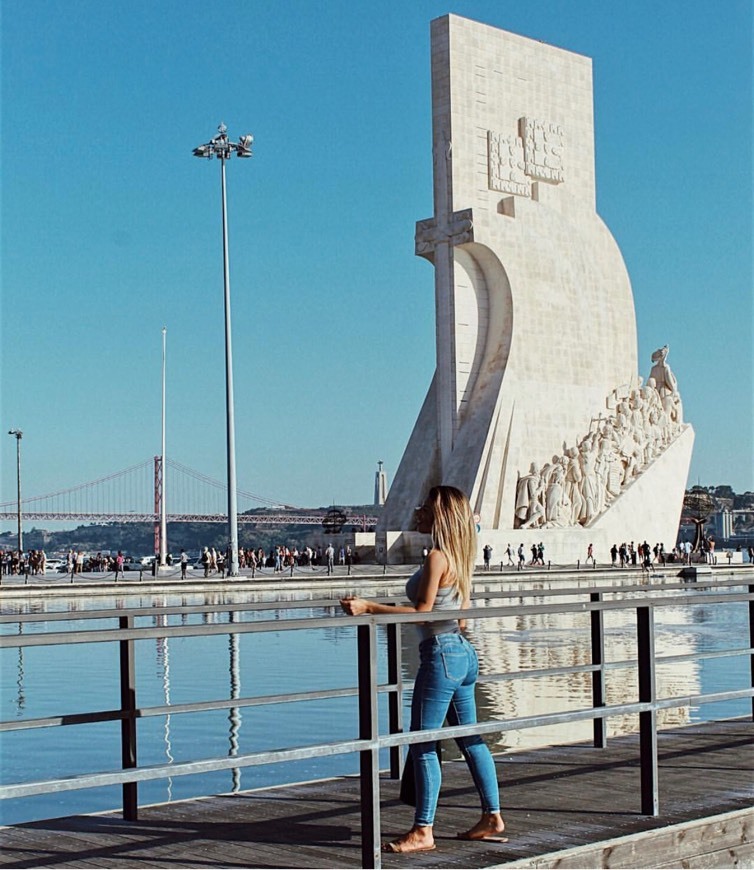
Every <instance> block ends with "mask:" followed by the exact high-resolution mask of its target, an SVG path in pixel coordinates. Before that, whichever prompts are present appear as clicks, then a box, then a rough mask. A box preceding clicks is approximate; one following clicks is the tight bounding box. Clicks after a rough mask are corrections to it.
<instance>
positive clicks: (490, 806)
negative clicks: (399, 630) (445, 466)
mask: <svg viewBox="0 0 754 870" xmlns="http://www.w3.org/2000/svg"><path fill="white" fill-rule="evenodd" d="M416 522H417V530H418V531H419V532H422V533H423V534H431V535H432V549H431V550H430V551H429V554H428V555H427V558H426V560H425V563H424V565H422V567H420V568H419V569H418V570H417V571H416V572H415V573H414V574H413V575H412V577H411V578H410V579H409V581H408V583H407V584H406V595H407V597H408V599H409V601H410V602H411V604H410V605H398V606H392V605H390V604H381V603H380V602H378V601H371V600H368V599H365V598H358V597H355V596H349V597H346V598H342V599H341V602H340V603H341V607H342V608H343V610H344V611H345V612H346V613H347V614H349V615H351V616H360V615H361V614H364V613H370V614H393V613H430V612H433V611H438V610H461V609H466V608H468V607H469V605H470V600H471V583H472V577H473V573H474V563H475V561H476V552H477V550H476V527H475V524H474V517H473V514H472V512H471V506H470V504H469V500H468V498H467V497H466V496H465V495H464V494H463V493H462V492H461V491H460V490H458V489H456V488H455V487H452V486H435V487H433V488H432V489H431V490H430V491H429V495H428V496H427V499H426V501H425V502H424V504H423V505H422V506H421V507H420V508H418V509H417V512H416ZM416 627H417V629H418V632H419V641H420V642H419V657H420V665H419V672H418V674H417V676H416V682H415V684H414V693H413V699H412V703H411V730H412V731H420V730H425V729H433V728H441V727H442V725H443V723H444V722H445V719H446V718H447V720H448V723H449V724H450V725H451V726H452V725H468V724H472V723H474V722H476V704H475V700H474V688H475V685H476V680H477V676H478V673H479V663H478V660H477V655H476V651H475V650H474V647H473V646H472V645H471V643H470V642H469V640H468V639H467V638H466V636H465V634H464V629H465V620H460V621H459V620H457V619H451V618H449V619H444V620H438V621H433V622H424V623H417V626H416ZM456 743H457V744H458V747H459V748H460V750H461V752H462V753H463V756H464V758H465V760H466V763H467V764H468V766H469V770H470V771H471V774H472V777H473V780H474V784H475V786H476V788H477V791H478V793H479V799H480V803H481V810H482V814H481V818H480V819H479V821H478V822H477V823H476V824H475V825H474V826H473V827H471V828H470V829H469V830H467V831H464V832H463V833H459V834H458V837H459V838H460V839H462V840H488V841H493V842H505V838H504V837H503V836H502V833H503V831H504V830H505V823H504V821H503V817H502V816H501V814H500V791H499V787H498V783H497V776H496V771H495V762H494V761H493V758H492V754H491V753H490V750H489V748H488V747H487V744H486V743H485V742H484V740H482V738H481V737H480V736H479V735H473V736H469V737H460V738H458V739H457V740H456ZM410 762H411V763H412V764H413V769H414V777H415V781H416V810H415V814H414V824H413V826H412V827H411V829H410V830H409V831H407V832H406V833H405V834H402V835H401V836H399V837H397V838H396V839H395V840H393V841H391V842H388V843H384V844H383V846H382V849H383V851H385V852H402V853H405V852H427V851H429V850H431V849H434V848H435V840H434V834H433V826H434V820H435V812H436V810H437V801H438V798H439V794H440V781H441V777H442V773H441V769H440V761H439V759H438V756H437V751H436V742H435V741H434V740H433V741H431V742H429V743H414V744H412V745H411V750H410Z"/></svg>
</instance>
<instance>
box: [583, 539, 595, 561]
mask: <svg viewBox="0 0 754 870" xmlns="http://www.w3.org/2000/svg"><path fill="white" fill-rule="evenodd" d="M590 559H591V562H592V565H594V564H596V563H595V561H594V547H593V546H592V544H589V546H588V547H587V548H586V559H584V564H585V565H586V563H587V562H588V561H589V560H590Z"/></svg>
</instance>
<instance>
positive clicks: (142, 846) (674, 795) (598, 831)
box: [0, 719, 754, 870]
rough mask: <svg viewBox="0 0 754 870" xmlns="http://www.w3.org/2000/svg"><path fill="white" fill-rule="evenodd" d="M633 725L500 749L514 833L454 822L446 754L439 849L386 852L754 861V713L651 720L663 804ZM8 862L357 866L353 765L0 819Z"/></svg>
mask: <svg viewBox="0 0 754 870" xmlns="http://www.w3.org/2000/svg"><path fill="white" fill-rule="evenodd" d="M638 757H639V749H638V737H637V736H628V737H620V738H613V739H611V740H610V741H609V744H608V747H607V748H606V749H603V750H600V749H595V748H594V747H592V746H591V745H584V744H581V745H574V746H566V747H549V748H545V749H536V750H531V751H526V752H511V753H508V754H505V755H502V756H498V757H497V758H496V762H497V764H498V767H499V779H500V783H501V786H502V798H503V813H504V816H505V819H506V823H507V834H508V836H509V838H510V839H509V842H508V843H505V844H492V843H469V842H463V841H459V840H457V839H455V836H454V835H455V832H456V831H458V830H462V829H463V828H464V827H467V826H469V825H470V824H471V823H473V821H474V820H475V817H476V813H477V803H476V794H475V792H474V790H473V788H472V787H471V783H470V777H469V776H468V772H467V771H466V768H465V765H463V763H458V762H450V763H445V764H443V777H444V781H443V790H442V794H441V797H440V807H439V811H438V816H437V821H436V827H435V833H436V839H437V850H436V851H434V852H427V853H423V854H417V855H412V856H402V855H391V854H385V855H384V856H383V866H384V867H386V868H404V867H411V868H414V867H418V868H426V867H437V868H442V867H449V868H460V867H463V868H477V867H478V868H483V867H500V866H506V867H634V868H638V867H754V724H753V723H752V721H750V720H744V719H736V720H728V721H725V722H718V723H710V724H704V725H696V726H690V727H686V728H677V729H672V730H666V731H661V732H660V733H659V770H660V811H661V815H660V816H659V817H656V818H650V817H646V816H642V815H641V814H640V812H639V806H640V798H639V767H638ZM397 793H398V784H397V783H396V782H392V781H390V780H387V779H386V780H384V782H383V783H382V831H383V836H384V838H386V839H387V838H390V837H392V836H394V835H395V834H397V833H399V832H401V831H403V830H405V829H406V828H407V827H408V826H410V821H411V809H410V808H408V807H406V806H404V805H403V804H401V803H400V802H399V801H398V798H397ZM0 842H1V844H2V854H1V855H0V864H1V865H2V866H3V867H8V868H11V867H16V868H25V867H55V868H57V867H78V868H83V867H87V868H88V867H92V868H94V867H107V868H153V867H154V868H172V870H175V868H191V870H197V868H219V867H229V868H231V867H232V868H237V867H255V868H281V867H289V868H293V867H307V868H335V867H360V866H361V840H360V816H359V784H358V779H356V778H347V779H337V780H329V781H326V782H320V783H310V784H304V785H295V786H284V787H279V788H274V789H265V790H260V791H251V792H244V793H241V794H236V795H224V796H218V797H210V798H204V799H201V800H191V801H182V802H177V803H171V804H161V805H157V806H152V807H144V808H141V809H140V811H139V821H138V822H125V821H123V819H122V818H120V817H119V816H118V815H117V814H112V813H109V814H98V815H91V816H74V817H70V818H61V819H53V820H48V821H42V822H32V823H28V824H21V825H13V826H9V827H5V828H2V829H0Z"/></svg>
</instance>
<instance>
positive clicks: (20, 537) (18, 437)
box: [8, 429, 24, 553]
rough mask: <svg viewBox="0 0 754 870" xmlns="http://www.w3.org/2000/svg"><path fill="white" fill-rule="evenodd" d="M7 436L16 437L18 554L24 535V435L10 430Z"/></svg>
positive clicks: (22, 546)
mask: <svg viewBox="0 0 754 870" xmlns="http://www.w3.org/2000/svg"><path fill="white" fill-rule="evenodd" d="M8 434H9V435H15V436H16V484H17V489H18V491H17V497H18V505H17V507H18V552H19V553H23V551H24V533H23V527H22V525H21V439H22V438H23V437H24V433H23V432H22V431H21V430H20V429H11V430H10V431H9V432H8Z"/></svg>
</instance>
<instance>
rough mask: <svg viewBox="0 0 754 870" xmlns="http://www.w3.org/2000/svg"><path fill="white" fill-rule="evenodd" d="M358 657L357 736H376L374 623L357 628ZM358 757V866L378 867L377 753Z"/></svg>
mask: <svg viewBox="0 0 754 870" xmlns="http://www.w3.org/2000/svg"><path fill="white" fill-rule="evenodd" d="M357 640H358V659H359V739H360V740H374V739H375V738H376V737H377V736H378V735H379V719H378V711H377V626H376V625H374V624H368V625H360V626H359V627H358V629H357ZM359 755H360V758H359V774H360V784H361V866H362V867H377V868H379V867H381V866H382V861H381V854H380V753H379V750H378V749H367V750H365V751H363V752H361V753H360V754H359Z"/></svg>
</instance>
